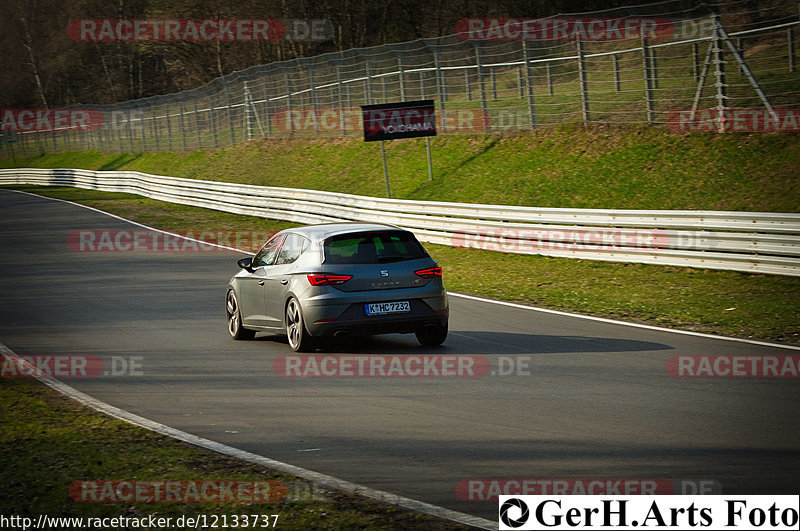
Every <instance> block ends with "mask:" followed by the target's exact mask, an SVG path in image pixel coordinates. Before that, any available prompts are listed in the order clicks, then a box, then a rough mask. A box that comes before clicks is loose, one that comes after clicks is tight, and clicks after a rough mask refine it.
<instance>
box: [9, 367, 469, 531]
mask: <svg viewBox="0 0 800 531" xmlns="http://www.w3.org/2000/svg"><path fill="white" fill-rule="evenodd" d="M0 451H2V454H3V456H4V459H3V461H4V462H3V467H2V468H0V482H2V485H3V496H0V514H2V515H3V516H5V517H9V516H12V515H17V516H33V517H38V515H41V514H44V515H49V516H64V517H70V516H74V517H116V516H128V517H134V516H136V517H146V516H148V515H156V516H159V517H172V518H173V521H174V519H175V518H177V517H180V516H187V517H194V516H197V515H202V514H205V515H213V514H216V515H220V516H221V515H226V516H228V517H229V518H230V517H232V516H233V515H244V514H248V515H252V514H259V515H276V514H277V515H279V518H278V526H277V527H278V528H279V529H300V530H304V529H341V530H350V529H432V530H439V529H441V530H444V529H464V528H463V527H462V526H458V525H456V524H453V523H451V522H445V521H442V520H439V519H436V518H433V517H428V516H423V515H420V514H416V513H412V512H410V511H405V510H401V509H398V508H396V507H392V506H387V505H384V504H380V503H377V502H373V501H370V500H366V499H362V498H358V497H354V496H349V495H344V494H341V493H336V492H332V491H329V490H326V489H320V488H319V487H312V486H311V484H309V483H308V482H306V481H304V480H301V479H299V478H296V477H292V476H288V475H285V474H279V473H275V472H272V471H270V470H266V469H264V468H262V467H259V466H256V465H251V464H248V463H244V462H242V461H239V460H237V459H233V458H229V457H226V456H222V455H219V454H216V453H214V452H210V451H208V450H204V449H200V448H197V447H194V446H191V445H188V444H186V443H182V442H179V441H175V440H173V439H170V438H168V437H165V436H162V435H159V434H156V433H153V432H150V431H148V430H145V429H143V428H139V427H136V426H133V425H130V424H127V423H125V422H122V421H119V420H116V419H113V418H111V417H107V416H105V415H101V414H99V413H96V412H94V411H92V410H90V409H88V408H85V407H82V406H80V405H78V404H77V403H75V402H73V401H71V400H69V399H67V398H65V397H63V396H61V395H60V394H58V393H56V392H55V391H53V390H51V389H49V388H47V387H45V386H44V385H42V384H40V383H38V382H36V381H33V380H29V379H11V378H0ZM97 480H136V481H145V482H146V481H165V480H168V481H180V480H194V481H203V480H217V481H220V480H237V481H238V480H241V481H277V482H280V483H281V484H282V485H283V487H284V488H285V489H286V490H285V492H286V497H285V498H283V499H282V500H280V501H274V502H270V503H227V502H222V503H209V502H202V503H198V502H188V503H184V502H161V503H148V502H136V501H131V502H125V503H88V502H78V501H74V500H73V499H72V498H71V497H70V496H69V487H70V485H71V484H72V483H73V482H75V481H97ZM272 485H273V487H277V488H278V489H280V486H279V485H276V484H272ZM34 521H35V520H34ZM272 522H273V518H272V517H270V526H271V524H272Z"/></svg>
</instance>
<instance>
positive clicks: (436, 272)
mask: <svg viewBox="0 0 800 531" xmlns="http://www.w3.org/2000/svg"><path fill="white" fill-rule="evenodd" d="M414 274H415V275H419V276H421V277H422V278H434V277H440V276H442V268H441V267H439V266H436V267H428V268H425V269H419V270H417V271H414Z"/></svg>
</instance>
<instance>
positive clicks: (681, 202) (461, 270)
mask: <svg viewBox="0 0 800 531" xmlns="http://www.w3.org/2000/svg"><path fill="white" fill-rule="evenodd" d="M387 147H388V157H389V171H390V180H391V185H392V195H393V197H397V198H408V199H423V200H443V201H458V202H471V203H496V204H510V205H532V206H546V207H570V208H599V209H624V208H633V209H668V210H671V209H690V210H740V211H768V212H800V180H799V179H798V178H797V177H798V170H797V168H798V167H800V141H799V140H798V137H797V136H796V135H790V134H761V135H759V134H752V135H734V134H729V135H702V134H674V133H670V132H668V131H666V130H664V129H658V128H632V129H624V130H617V129H610V128H592V129H588V130H587V129H583V128H580V127H564V128H556V129H550V130H547V131H543V132H537V133H534V134H518V135H511V136H502V137H500V136H446V137H438V138H436V139H434V141H433V157H434V172H435V179H434V181H433V182H429V181H428V178H427V169H426V161H425V149H424V144H423V143H422V141H420V140H408V141H396V142H392V143H389V144H388V146H387ZM0 162H1V163H3V164H5V165H10V161H8V160H7V159H6V160H3V161H0ZM18 164H19V165H20V166H31V167H67V168H87V169H96V170H97V169H104V170H121V169H126V170H137V171H142V172H147V173H154V174H163V175H171V176H177V177H187V178H197V179H209V180H223V181H232V182H242V183H251V184H259V185H271V186H288V187H301V188H313V189H318V190H329V191H336V192H343V193H356V194H363V195H372V196H382V195H383V194H384V185H383V180H382V173H381V168H380V157H379V154H378V150H377V147H376V146H375V145H373V144H365V143H364V142H361V141H359V140H357V139H336V140H331V139H325V140H307V139H303V140H300V139H295V140H277V141H276V140H272V141H259V142H252V143H249V144H246V145H240V146H237V147H235V148H232V149H228V150H220V151H215V152H197V153H148V154H108V153H96V152H90V153H65V154H60V155H47V156H43V157H35V158H30V159H25V160H19V161H18ZM39 193H44V194H47V195H58V196H59V197H63V198H66V199H72V200H76V201H80V202H83V203H86V204H90V205H92V206H95V207H98V208H101V209H103V210H107V211H109V212H113V213H115V214H119V215H121V216H124V217H127V218H129V219H133V220H136V221H140V222H142V223H145V224H147V225H151V226H155V227H158V228H163V229H171V230H197V229H198V228H202V229H206V228H208V227H216V228H218V229H228V230H264V229H277V228H281V227H284V226H286V224H285V223H280V222H273V221H269V220H261V219H256V218H248V217H243V216H232V215H228V214H222V213H218V212H211V211H208V210H203V209H194V208H187V207H182V206H177V205H169V204H164V203H158V202H155V201H149V200H145V199H142V198H137V197H135V196H121V195H118V194H117V195H115V194H103V193H99V192H89V191H76V190H52V189H51V190H39ZM429 247H430V251H431V253H432V254H433V255H434V256H435V257H436V258H437V259H438V260H439V261H440V262H441V263H442V265H443V266H444V267H445V271H446V282H447V285H448V288H449V289H451V290H453V291H462V292H466V293H472V294H477V295H483V296H488V297H495V298H499V299H504V300H514V301H521V302H525V303H530V304H535V305H539V306H544V307H549V308H556V309H561V310H567V311H573V312H580V313H586V314H592V315H600V316H605V317H613V318H619V319H626V320H631V321H638V322H648V323H652V324H657V325H662V326H670V327H677V328H684V329H690V330H698V331H703V332H710V333H719V334H726V335H734V336H739V337H747V338H756V339H766V340H772V341H785V342H794V343H800V323H798V317H797V315H798V312H797V301H798V300H800V279H796V278H790V277H781V276H769V275H753V274H742V273H734V272H727V271H712V270H698V269H689V268H683V267H669V266H649V265H642V264H618V263H610V262H597V261H585V260H584V261H581V260H570V259H557V258H547V257H541V256H520V255H512V254H503V253H494V252H485V251H477V250H472V249H456V248H450V247H444V246H436V245H431V246H429Z"/></svg>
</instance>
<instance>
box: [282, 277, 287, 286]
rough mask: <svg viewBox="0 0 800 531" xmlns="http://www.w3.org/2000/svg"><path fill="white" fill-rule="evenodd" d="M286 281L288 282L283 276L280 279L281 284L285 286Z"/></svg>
mask: <svg viewBox="0 0 800 531" xmlns="http://www.w3.org/2000/svg"><path fill="white" fill-rule="evenodd" d="M288 283H289V281H288V280H286V279H285V278H283V279H281V284H283V285H284V286H285V285H286V284H288Z"/></svg>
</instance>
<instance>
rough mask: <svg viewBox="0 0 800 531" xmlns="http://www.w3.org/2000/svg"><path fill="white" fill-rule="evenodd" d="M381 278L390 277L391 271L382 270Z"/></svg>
mask: <svg viewBox="0 0 800 531" xmlns="http://www.w3.org/2000/svg"><path fill="white" fill-rule="evenodd" d="M381 276H382V277H388V276H389V270H388V269H381Z"/></svg>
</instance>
